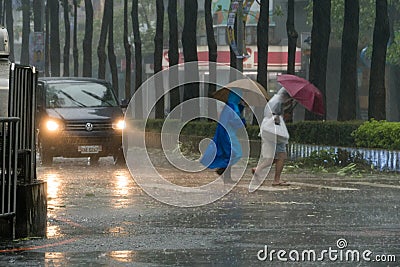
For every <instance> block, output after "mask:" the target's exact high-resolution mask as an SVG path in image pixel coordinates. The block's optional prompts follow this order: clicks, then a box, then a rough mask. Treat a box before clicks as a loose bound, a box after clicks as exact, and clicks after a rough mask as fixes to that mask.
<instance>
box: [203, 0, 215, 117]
mask: <svg viewBox="0 0 400 267" xmlns="http://www.w3.org/2000/svg"><path fill="white" fill-rule="evenodd" d="M211 4H212V1H211V0H205V1H204V12H205V24H206V34H207V45H208V60H209V62H210V64H209V65H208V66H209V68H208V69H209V78H208V84H207V85H208V97H210V98H211V97H212V95H213V94H214V93H215V92H216V90H217V85H216V82H217V65H216V63H217V57H218V51H217V43H216V41H215V36H214V28H213V17H212V14H211ZM208 113H209V117H211V118H217V104H216V103H215V104H212V105H211V107H210V106H209V107H208Z"/></svg>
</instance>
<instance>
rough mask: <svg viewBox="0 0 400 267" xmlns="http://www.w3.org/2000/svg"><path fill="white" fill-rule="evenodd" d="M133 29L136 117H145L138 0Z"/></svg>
mask: <svg viewBox="0 0 400 267" xmlns="http://www.w3.org/2000/svg"><path fill="white" fill-rule="evenodd" d="M131 17H132V31H133V38H134V48H135V88H134V90H135V99H136V100H135V103H134V106H135V117H136V118H142V117H143V104H142V94H141V92H140V90H138V88H139V87H140V86H141V84H142V69H143V68H142V40H141V39H140V31H139V3H138V0H133V1H132V12H131Z"/></svg>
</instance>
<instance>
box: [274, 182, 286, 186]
mask: <svg viewBox="0 0 400 267" xmlns="http://www.w3.org/2000/svg"><path fill="white" fill-rule="evenodd" d="M289 185H290V184H289V183H287V182H279V183H276V184H274V183H273V184H272V186H289Z"/></svg>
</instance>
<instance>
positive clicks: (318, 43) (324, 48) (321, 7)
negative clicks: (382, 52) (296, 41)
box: [305, 0, 331, 120]
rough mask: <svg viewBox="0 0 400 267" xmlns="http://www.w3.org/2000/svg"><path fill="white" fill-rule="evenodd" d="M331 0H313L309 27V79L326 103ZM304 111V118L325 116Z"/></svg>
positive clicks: (314, 118)
mask: <svg viewBox="0 0 400 267" xmlns="http://www.w3.org/2000/svg"><path fill="white" fill-rule="evenodd" d="M330 18H331V0H314V1H313V26H312V29H311V40H312V42H311V57H310V73H309V75H310V76H309V80H310V82H311V83H313V84H314V85H315V86H316V87H317V88H318V89H319V90H320V91H321V93H322V95H323V101H324V103H326V69H327V63H328V47H329V36H330V33H331V20H330ZM324 108H325V114H324V115H323V116H319V115H316V114H314V113H311V112H309V111H306V115H305V119H306V120H322V119H325V118H326V105H325V106H324Z"/></svg>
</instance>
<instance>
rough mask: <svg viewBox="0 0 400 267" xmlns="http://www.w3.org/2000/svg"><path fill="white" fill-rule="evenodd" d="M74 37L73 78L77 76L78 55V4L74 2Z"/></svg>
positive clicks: (75, 0)
mask: <svg viewBox="0 0 400 267" xmlns="http://www.w3.org/2000/svg"><path fill="white" fill-rule="evenodd" d="M73 34H74V37H73V52H72V55H73V58H74V76H75V77H77V76H78V75H79V53H78V3H77V0H74V33H73Z"/></svg>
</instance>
